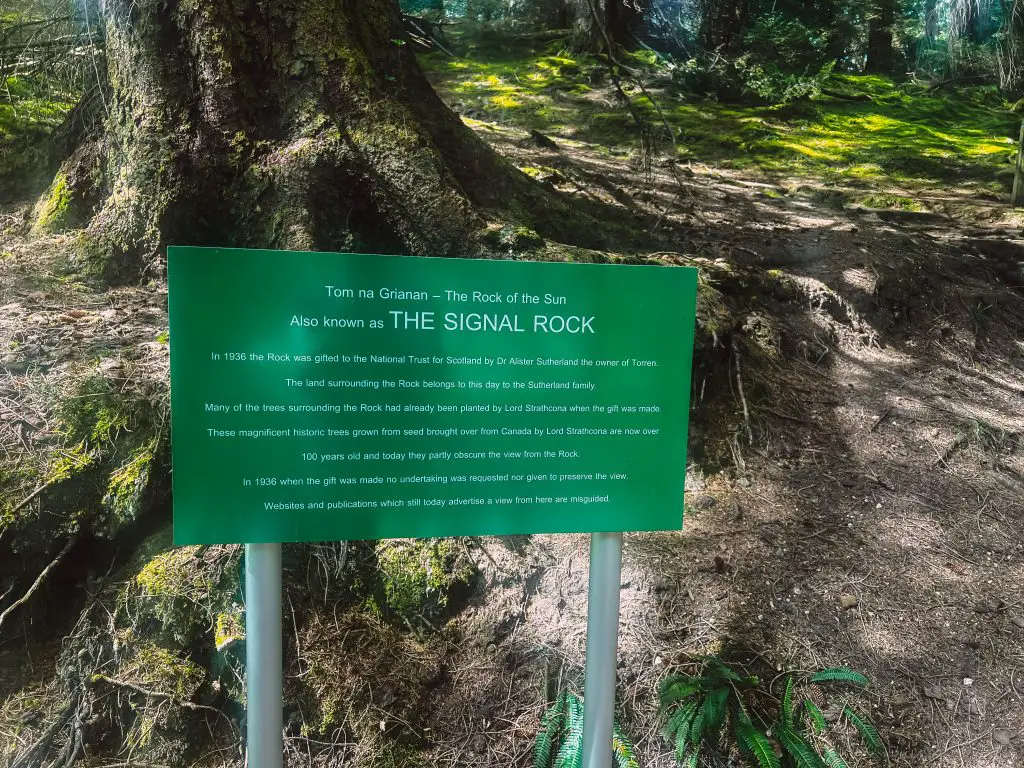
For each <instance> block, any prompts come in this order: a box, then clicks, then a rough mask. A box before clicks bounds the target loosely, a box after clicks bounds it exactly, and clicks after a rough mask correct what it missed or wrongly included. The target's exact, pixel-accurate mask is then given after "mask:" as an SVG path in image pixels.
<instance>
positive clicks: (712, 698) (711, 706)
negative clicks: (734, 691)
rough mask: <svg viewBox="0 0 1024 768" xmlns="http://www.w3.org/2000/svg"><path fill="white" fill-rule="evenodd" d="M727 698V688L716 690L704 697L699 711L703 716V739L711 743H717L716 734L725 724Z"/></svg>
mask: <svg viewBox="0 0 1024 768" xmlns="http://www.w3.org/2000/svg"><path fill="white" fill-rule="evenodd" d="M728 698H729V689H728V688H716V689H715V690H713V691H711V693H709V694H708V695H707V696H705V697H704V704H703V705H702V708H701V711H702V712H703V714H704V734H705V738H707V739H709V740H711V741H712V742H717V741H718V734H719V733H720V732H721V730H722V726H723V725H724V724H725V713H726V703H727V700H728Z"/></svg>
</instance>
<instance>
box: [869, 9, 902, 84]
mask: <svg viewBox="0 0 1024 768" xmlns="http://www.w3.org/2000/svg"><path fill="white" fill-rule="evenodd" d="M867 18H868V46H867V60H866V61H865V63H864V69H865V70H866V71H867V72H875V73H880V74H892V72H893V67H894V65H895V63H896V56H895V49H894V46H893V37H892V33H893V26H894V25H895V24H896V2H895V0H872V2H871V3H870V5H869V7H868V14H867Z"/></svg>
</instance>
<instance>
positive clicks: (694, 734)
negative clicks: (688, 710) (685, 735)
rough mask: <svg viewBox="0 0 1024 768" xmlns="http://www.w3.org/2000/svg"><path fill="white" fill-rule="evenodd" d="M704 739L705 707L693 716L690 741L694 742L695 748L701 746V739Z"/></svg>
mask: <svg viewBox="0 0 1024 768" xmlns="http://www.w3.org/2000/svg"><path fill="white" fill-rule="evenodd" d="M703 738H704V709H703V707H702V708H700V709H698V710H697V712H696V714H694V716H693V722H692V723H690V741H691V742H693V744H694V746H700V742H701V739H703Z"/></svg>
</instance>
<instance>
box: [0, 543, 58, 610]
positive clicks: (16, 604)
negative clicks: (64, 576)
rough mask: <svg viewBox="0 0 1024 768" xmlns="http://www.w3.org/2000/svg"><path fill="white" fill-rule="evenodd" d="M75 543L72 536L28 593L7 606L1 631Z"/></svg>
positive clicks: (37, 577)
mask: <svg viewBox="0 0 1024 768" xmlns="http://www.w3.org/2000/svg"><path fill="white" fill-rule="evenodd" d="M74 543H75V537H74V536H72V537H71V538H70V539H68V540H67V542H66V543H65V544H64V549H62V550H61V551H60V552H58V553H57V556H56V557H55V558H53V560H51V561H50V564H49V565H48V566H46V567H45V568H43V572H42V573H40V574H39V575H38V576H36V580H35V581H34V582H33V583H32V586H31V587H29V588H28V592H26V593H25V594H24V595H22V596H21V597H19V598H18V599H17V600H15V601H14V602H13V603H11V604H10V605H9V606H7V608H6V610H4V612H3V613H0V629H2V628H3V626H4V621H5V620H6V619H7V617H8V616H10V615H11V613H12V612H13V611H14V609H16V608H18V607H19V606H21V605H24V604H25V603H27V602H28V601H29V600H30V599H31V598H32V595H34V594H35V593H36V590H38V589H39V587H40V586H41V585H42V583H43V582H44V581H45V580H46V577H47V576H49V575H50V571H52V570H53V569H54V567H56V565H57V563H59V562H60V561H61V560H63V559H64V556H65V555H66V554H67V553H68V552H69V551H70V550H71V546H72V545H73V544H74Z"/></svg>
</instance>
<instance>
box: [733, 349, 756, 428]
mask: <svg viewBox="0 0 1024 768" xmlns="http://www.w3.org/2000/svg"><path fill="white" fill-rule="evenodd" d="M732 353H733V355H734V356H735V358H736V388H737V389H738V390H739V393H740V402H741V403H743V422H744V423H745V424H746V426H747V445H753V444H754V430H753V429H751V427H750V408H748V407H747V398H746V396H745V395H744V394H743V367H742V364H741V363H740V346H739V344H738V343H737V342H736V337H735V336H734V337H733V339H732Z"/></svg>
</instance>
